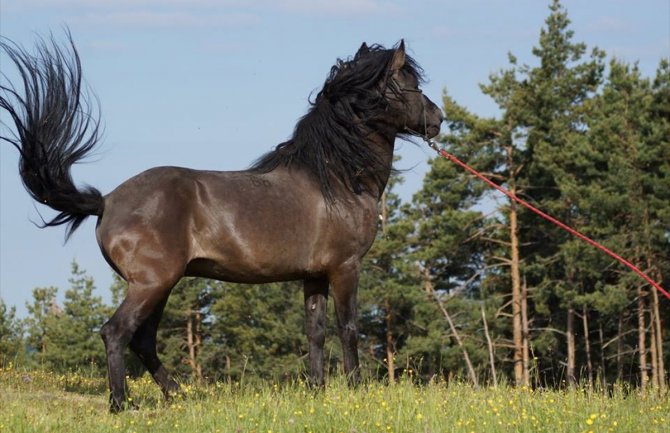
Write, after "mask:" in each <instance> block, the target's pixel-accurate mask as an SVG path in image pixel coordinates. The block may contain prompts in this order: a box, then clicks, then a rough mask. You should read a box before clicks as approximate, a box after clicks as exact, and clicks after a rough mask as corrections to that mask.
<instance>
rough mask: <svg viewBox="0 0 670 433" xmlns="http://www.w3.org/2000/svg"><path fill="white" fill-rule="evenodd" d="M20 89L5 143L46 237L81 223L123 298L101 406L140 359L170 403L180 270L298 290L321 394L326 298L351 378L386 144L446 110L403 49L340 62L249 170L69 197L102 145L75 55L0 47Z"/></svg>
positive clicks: (385, 171) (109, 331)
mask: <svg viewBox="0 0 670 433" xmlns="http://www.w3.org/2000/svg"><path fill="white" fill-rule="evenodd" d="M0 44H1V46H2V48H3V49H4V51H5V53H6V54H7V55H8V56H9V57H10V58H11V59H12V60H13V61H14V63H15V64H16V65H17V67H18V70H19V72H20V74H21V77H22V78H23V83H22V84H23V93H22V94H19V93H17V92H16V91H15V90H14V87H12V86H11V85H7V86H2V97H0V107H2V108H4V109H5V110H6V111H7V112H8V113H9V115H10V116H11V118H12V119H13V121H14V123H15V125H16V135H15V136H14V137H2V138H3V139H4V140H6V141H9V142H10V143H12V144H13V145H14V146H15V147H16V148H17V149H18V150H19V152H20V154H21V158H20V162H19V165H20V173H21V177H22V180H23V183H24V185H25V187H26V189H27V190H28V192H29V193H30V194H31V196H32V197H33V198H34V199H35V200H37V201H39V202H40V203H44V204H46V205H48V206H50V207H52V208H53V209H55V210H57V211H59V212H60V213H59V214H58V215H57V216H56V217H55V218H54V219H52V220H51V221H49V222H46V223H45V226H55V225H60V224H68V231H67V234H68V236H69V234H71V233H72V232H73V231H74V230H75V229H76V228H77V226H78V225H79V224H80V223H81V222H82V221H83V220H84V219H85V218H86V217H87V216H89V215H96V216H97V217H98V222H97V227H96V238H97V240H98V244H99V245H100V249H101V250H102V254H103V255H104V257H105V259H106V260H107V261H108V262H109V264H110V265H111V266H112V267H113V268H114V269H115V270H116V271H117V272H118V273H119V275H121V276H122V277H123V278H124V279H125V280H126V281H127V282H128V295H127V297H126V299H125V300H124V301H123V303H122V304H121V305H120V306H119V308H118V309H117V310H116V312H115V313H114V315H113V316H112V317H111V318H110V319H109V321H108V322H107V323H106V324H105V325H104V326H103V328H102V331H101V334H102V339H103V340H104V342H105V348H106V351H107V362H108V373H109V386H110V393H111V394H110V398H111V409H112V410H113V411H117V410H121V409H123V408H124V407H125V406H126V404H127V391H126V384H125V380H124V377H125V366H124V360H123V352H124V350H125V348H126V346H128V345H130V348H131V349H132V350H133V351H134V352H135V353H136V354H137V355H138V356H139V358H140V359H141V360H142V362H143V363H144V364H145V365H146V367H147V369H148V370H149V372H150V373H151V374H152V376H153V378H154V379H155V381H156V382H157V383H158V385H159V386H160V387H161V389H162V390H163V392H164V393H165V394H166V396H168V395H169V394H170V393H171V392H173V391H177V390H178V385H177V384H176V383H175V382H174V381H173V380H172V379H171V378H170V377H169V376H168V373H167V372H166V370H165V368H164V367H163V365H162V364H161V362H160V360H159V359H158V357H157V355H156V330H157V327H158V323H159V321H160V318H161V314H162V312H163V308H164V307H165V303H166V301H167V299H168V295H169V294H170V291H171V290H172V287H173V286H174V285H175V284H176V283H177V282H178V281H179V279H180V278H181V277H183V276H184V275H191V276H201V277H208V278H215V279H219V280H224V281H233V282H240V283H264V282H271V281H285V280H303V281H304V292H305V315H306V326H305V329H306V333H307V338H308V340H309V374H310V381H311V383H312V384H314V385H317V386H321V385H323V383H324V377H323V345H324V330H325V324H326V301H327V297H328V294H329V293H331V294H332V297H333V300H334V302H335V312H336V316H337V318H336V319H337V329H338V332H339V336H340V339H341V342H342V348H343V354H344V355H343V356H344V370H345V372H346V373H347V375H349V379H350V380H351V381H353V382H355V381H357V380H358V371H357V369H358V353H357V331H356V290H357V284H358V277H359V272H360V267H361V259H362V257H363V255H364V254H365V253H366V252H367V251H368V249H369V248H370V246H371V245H372V242H373V240H374V238H375V233H376V231H377V203H378V201H379V198H380V196H381V194H382V191H383V190H384V188H385V186H386V182H387V180H388V177H389V174H390V171H391V162H392V159H393V147H394V141H395V139H396V137H397V136H399V135H402V134H406V133H409V132H410V131H420V132H421V133H423V134H425V135H427V136H429V137H433V136H435V135H437V134H438V132H439V130H440V124H441V122H442V114H441V111H440V110H439V109H438V107H437V106H436V105H435V104H434V103H433V102H431V101H430V100H429V99H428V98H427V97H425V96H424V95H423V94H422V93H421V90H419V84H420V83H421V81H422V76H421V73H422V71H421V69H420V67H419V66H418V65H417V64H416V63H415V62H414V60H413V59H412V58H411V57H409V56H408V55H407V54H406V53H405V46H404V43H403V42H402V41H401V42H400V43H399V45H397V46H396V47H394V48H393V49H384V48H383V47H381V46H379V45H374V46H371V47H368V46H367V45H366V44H363V45H362V46H361V48H360V49H359V50H358V52H357V53H356V55H355V56H354V57H353V58H351V59H347V60H338V62H337V64H336V65H335V66H333V68H332V69H331V71H330V74H329V76H328V78H327V79H326V82H325V84H324V86H323V89H322V90H321V91H320V92H319V93H318V95H317V96H316V99H315V100H314V102H313V103H312V107H311V109H310V110H309V112H308V113H307V114H306V115H305V116H304V117H303V118H302V119H301V120H300V121H299V122H298V124H297V125H296V127H295V131H294V134H293V137H292V138H291V139H290V140H289V141H287V142H285V143H282V144H280V145H278V146H277V147H276V148H275V150H273V151H271V152H269V153H268V154H266V155H265V156H263V157H261V158H260V159H259V160H258V161H257V162H256V163H255V164H254V165H253V166H252V167H251V168H250V169H248V170H245V171H234V172H220V171H198V170H191V169H187V168H179V167H157V168H153V169H150V170H147V171H145V172H143V173H141V174H139V175H137V176H135V177H133V178H131V179H129V180H127V181H126V182H124V183H123V184H121V185H120V186H119V187H118V188H116V189H115V190H114V191H112V192H111V193H109V194H107V195H104V196H103V195H102V194H101V193H100V192H99V191H98V190H96V189H95V188H91V187H87V188H81V187H79V188H78V187H76V186H75V184H74V182H73V181H72V178H71V176H70V167H71V166H72V164H73V163H75V162H77V161H79V160H81V159H82V158H83V157H84V156H86V154H87V153H88V152H89V151H90V150H91V149H92V148H93V147H94V146H95V144H96V142H97V140H98V123H97V121H96V120H95V118H94V117H93V116H92V115H91V111H92V109H91V108H92V104H89V103H88V101H89V100H88V99H86V98H84V97H83V96H82V92H81V91H80V81H81V69H80V63H79V58H78V56H77V52H76V49H75V47H74V44H73V43H72V40H71V38H70V43H69V45H68V46H66V47H62V46H60V45H59V44H57V43H56V42H54V41H53V40H51V41H48V42H43V43H41V44H39V45H38V48H37V51H36V55H35V56H33V55H31V54H29V53H28V52H26V51H25V50H23V49H22V48H20V47H18V46H16V45H14V44H13V43H11V42H9V41H6V40H4V41H1V42H0Z"/></svg>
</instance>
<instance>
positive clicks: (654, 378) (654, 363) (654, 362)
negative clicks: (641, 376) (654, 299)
mask: <svg viewBox="0 0 670 433" xmlns="http://www.w3.org/2000/svg"><path fill="white" fill-rule="evenodd" d="M650 330H651V338H650V339H649V355H650V358H651V387H652V388H660V387H661V384H660V383H659V382H660V380H659V379H660V378H659V377H658V358H657V355H656V326H654V317H653V314H652V317H651V326H650Z"/></svg>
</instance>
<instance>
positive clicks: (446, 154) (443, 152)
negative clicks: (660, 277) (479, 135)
mask: <svg viewBox="0 0 670 433" xmlns="http://www.w3.org/2000/svg"><path fill="white" fill-rule="evenodd" d="M424 140H426V142H427V143H428V145H429V146H430V147H431V148H433V149H434V150H435V151H436V152H437V153H438V154H439V155H441V156H442V157H444V158H447V159H448V160H450V161H451V162H453V163H455V164H457V165H459V166H461V167H463V168H464V169H465V170H467V171H468V172H470V173H472V174H474V175H475V176H477V177H478V178H479V179H481V180H483V181H484V182H486V183H488V184H489V185H491V186H492V187H493V188H495V189H497V190H498V191H500V192H501V193H503V194H505V195H506V196H507V197H509V198H511V199H512V200H514V201H515V202H517V203H519V204H521V205H523V206H525V207H527V208H528V209H530V210H532V211H533V212H535V213H536V214H538V215H539V216H541V217H542V218H544V219H546V220H548V221H551V222H552V223H554V224H556V225H557V226H559V227H560V228H562V229H563V230H565V231H567V232H568V233H571V234H573V235H574V236H577V237H578V238H579V239H581V240H583V241H584V242H586V243H588V244H591V245H593V246H594V247H596V248H598V249H599V250H601V251H602V252H604V253H605V254H607V255H608V256H610V257H612V258H614V259H616V260H618V261H620V262H621V263H623V264H624V265H626V266H628V267H629V268H630V269H631V270H633V271H634V272H635V273H636V274H638V275H639V276H641V277H642V278H644V279H645V280H646V281H647V282H648V283H649V284H651V285H652V286H654V287H655V288H656V290H658V291H659V292H661V293H662V294H663V296H665V297H666V298H668V299H670V293H668V291H667V290H665V289H664V288H663V287H661V285H660V284H658V283H657V282H656V281H654V280H652V279H651V278H650V277H649V276H648V275H647V274H645V273H644V272H642V271H641V270H640V269H638V267H637V266H635V265H634V264H632V263H631V262H629V261H628V260H626V259H624V258H623V257H621V256H620V255H618V254H617V253H615V252H614V251H612V250H610V249H608V248H606V247H604V246H602V245H600V244H599V243H598V242H596V241H594V240H592V239H590V238H588V237H586V236H585V235H583V234H581V233H579V232H578V231H577V230H575V229H573V228H571V227H568V226H567V225H565V224H564V223H562V222H560V221H559V220H557V219H556V218H554V217H552V216H551V215H548V214H546V213H544V212H542V211H541V210H540V209H538V208H536V207H535V206H533V205H532V204H530V203H528V202H526V201H525V200H523V199H520V198H519V197H517V196H516V195H514V194H512V193H511V192H509V191H507V190H506V189H505V188H503V187H501V186H500V185H498V184H496V183H495V182H493V181H492V180H490V179H489V178H487V177H485V176H484V175H483V174H481V173H479V172H478V171H477V170H475V169H474V168H472V167H470V166H469V165H467V164H466V163H464V162H463V161H461V160H460V159H458V158H456V157H455V156H454V155H452V154H450V153H449V152H447V151H446V150H444V149H441V148H440V147H438V145H437V143H435V142H434V141H433V140H430V139H427V138H424Z"/></svg>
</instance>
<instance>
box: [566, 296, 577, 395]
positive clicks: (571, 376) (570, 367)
mask: <svg viewBox="0 0 670 433" xmlns="http://www.w3.org/2000/svg"><path fill="white" fill-rule="evenodd" d="M565 335H566V337H567V345H568V364H567V371H566V375H567V380H568V385H569V386H570V387H571V388H574V387H575V385H576V384H577V377H576V376H575V310H574V309H573V308H572V307H569V308H568V318H567V330H566V333H565Z"/></svg>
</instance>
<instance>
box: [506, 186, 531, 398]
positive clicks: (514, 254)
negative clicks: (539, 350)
mask: <svg viewBox="0 0 670 433" xmlns="http://www.w3.org/2000/svg"><path fill="white" fill-rule="evenodd" d="M511 192H512V194H515V193H516V191H515V190H514V188H512V189H511ZM509 212H510V213H509V221H510V241H511V242H510V244H511V247H510V248H511V269H510V272H511V277H512V342H513V345H514V354H513V356H512V360H513V362H514V383H515V384H516V386H522V385H527V384H526V383H525V381H524V369H525V367H524V356H523V355H524V351H523V324H522V320H521V304H522V299H521V278H520V274H519V238H518V237H517V213H516V204H515V203H514V202H513V201H512V202H510V211H509Z"/></svg>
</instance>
